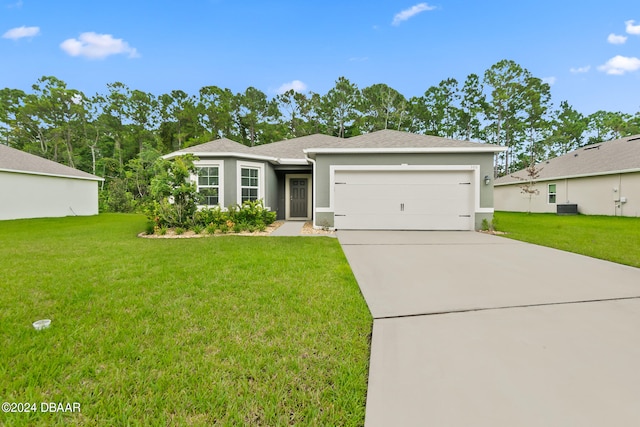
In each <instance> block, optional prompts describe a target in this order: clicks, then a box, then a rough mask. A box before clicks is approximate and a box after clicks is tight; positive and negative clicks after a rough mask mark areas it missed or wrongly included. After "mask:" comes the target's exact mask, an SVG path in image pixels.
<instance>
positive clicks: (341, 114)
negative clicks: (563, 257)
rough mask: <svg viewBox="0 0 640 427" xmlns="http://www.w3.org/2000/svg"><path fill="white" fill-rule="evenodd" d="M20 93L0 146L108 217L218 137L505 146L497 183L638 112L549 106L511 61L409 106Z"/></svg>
mask: <svg viewBox="0 0 640 427" xmlns="http://www.w3.org/2000/svg"><path fill="white" fill-rule="evenodd" d="M31 89H32V90H31V91H30V92H25V91H22V90H20V89H11V88H4V89H2V90H0V142H1V143H4V144H7V145H9V146H12V147H15V148H18V149H21V150H24V151H27V152H30V153H33V154H37V155H39V156H42V157H45V158H48V159H51V160H54V161H57V162H60V163H64V164H67V165H69V166H71V167H75V168H78V169H81V170H84V171H87V172H90V173H93V174H96V175H98V176H102V177H104V178H105V179H106V184H105V189H106V190H107V191H105V192H104V194H103V195H102V196H101V202H103V207H104V208H105V209H110V210H130V209H132V208H133V207H134V206H135V204H136V202H137V201H139V200H144V199H145V198H146V197H148V195H149V193H150V190H149V183H150V181H151V177H152V176H153V174H154V171H153V168H152V165H153V164H154V162H155V161H156V159H157V158H158V157H159V156H160V155H162V154H166V153H169V152H171V151H175V150H179V149H181V148H185V147H188V146H191V145H195V144H199V143H202V142H207V141H210V140H213V139H217V138H223V137H224V138H229V139H232V140H235V141H238V142H241V143H243V144H246V145H248V146H254V145H261V144H268V143H270V142H274V141H280V140H284V139H290V138H295V137H300V136H305V135H310V134H314V133H324V134H328V135H334V136H337V137H341V138H348V137H351V136H355V135H359V134H363V133H367V132H373V131H376V130H381V129H395V130H402V131H408V132H413V133H419V134H426V135H436V136H442V137H448V138H454V139H461V140H470V141H481V142H486V143H490V144H498V145H501V146H504V147H507V148H508V150H507V151H506V152H504V153H502V154H501V155H500V157H499V158H498V159H497V164H496V173H497V174H498V175H504V174H508V173H511V172H513V171H514V170H519V169H522V168H525V167H527V166H528V165H529V164H531V163H532V162H537V161H542V160H545V159H548V158H550V157H555V156H558V155H561V154H564V153H567V152H569V151H571V150H574V149H576V148H579V147H581V146H583V145H586V144H591V143H595V142H601V141H606V140H610V139H615V138H619V137H622V136H626V135H632V134H637V133H640V112H638V113H636V114H635V115H631V114H626V113H621V112H608V111H597V112H596V113H593V114H591V115H588V116H585V115H583V114H582V113H580V112H579V111H577V110H575V109H574V108H573V107H572V106H571V105H570V104H569V102H568V101H562V102H560V104H559V105H554V104H553V102H552V97H551V88H550V86H549V84H547V83H545V82H544V81H543V80H542V79H540V78H538V77H535V76H533V75H532V74H531V72H529V71H528V70H527V69H525V68H524V67H522V66H521V65H519V64H517V63H515V62H514V61H511V60H502V61H499V62H497V63H496V64H494V65H492V66H491V67H490V68H489V69H487V70H486V71H485V72H484V73H483V74H482V75H478V74H470V75H468V76H467V77H466V79H465V80H464V81H463V82H459V81H457V80H456V79H454V78H448V79H445V80H442V81H441V82H440V83H439V84H438V85H436V86H432V87H429V88H428V89H427V90H426V91H425V92H424V94H423V95H421V96H414V97H411V98H407V97H405V96H404V95H403V94H401V93H400V92H398V91H397V90H395V89H393V88H392V87H390V86H388V85H386V84H384V83H379V84H374V85H371V86H368V87H365V88H363V89H359V88H358V87H357V85H356V84H354V83H352V82H350V81H349V80H348V79H347V78H345V77H340V78H338V79H337V80H336V82H335V86H334V87H332V88H331V89H330V90H329V91H328V92H327V93H325V94H324V95H322V94H318V93H314V92H308V93H298V92H295V91H293V90H289V91H287V92H285V93H283V94H279V95H276V96H274V97H268V96H267V95H266V94H265V93H264V92H262V91H260V90H258V89H256V88H254V87H248V88H247V89H246V90H245V91H244V92H240V93H233V92H232V91H231V90H229V89H226V88H220V87H217V86H205V87H202V88H201V89H200V90H199V91H198V93H197V94H188V93H186V92H184V91H182V90H172V91H171V92H169V93H164V94H160V95H155V94H152V93H147V92H144V91H140V90H136V89H131V88H130V87H128V86H127V85H126V84H124V83H121V82H115V83H110V84H107V86H106V92H104V93H98V94H95V95H93V96H87V95H86V94H84V93H82V92H81V91H79V90H76V89H72V88H69V87H67V84H66V83H65V82H64V81H62V80H60V79H58V78H56V77H53V76H44V77H41V78H40V79H39V80H38V81H37V82H36V83H35V84H34V85H33V86H32V88H31Z"/></svg>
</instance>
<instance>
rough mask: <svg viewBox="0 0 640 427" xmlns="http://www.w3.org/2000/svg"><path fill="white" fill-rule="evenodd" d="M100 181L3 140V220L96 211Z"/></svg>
mask: <svg viewBox="0 0 640 427" xmlns="http://www.w3.org/2000/svg"><path fill="white" fill-rule="evenodd" d="M101 181H104V179H103V178H100V177H98V176H95V175H91V174H89V173H86V172H82V171H79V170H77V169H73V168H70V167H68V166H65V165H62V164H60V163H56V162H53V161H51V160H47V159H44V158H42V157H38V156H35V155H33V154H29V153H25V152H23V151H20V150H16V149H15V148H11V147H8V146H6V145H2V144H0V220H5V219H19V218H44V217H61V216H75V215H96V214H97V213H98V183H99V182H101Z"/></svg>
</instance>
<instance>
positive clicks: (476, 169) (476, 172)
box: [316, 164, 493, 213]
mask: <svg viewBox="0 0 640 427" xmlns="http://www.w3.org/2000/svg"><path fill="white" fill-rule="evenodd" d="M336 171H390V172H394V171H425V172H426V171H472V172H473V180H474V183H473V190H474V193H473V194H474V197H473V198H474V202H473V205H474V206H473V210H474V213H492V212H493V208H481V207H480V165H406V164H403V165H330V166H329V208H316V211H317V212H335V210H334V209H335V207H334V197H335V195H334V191H335V184H336ZM320 209H328V210H323V211H321V210H320ZM489 209H490V210H491V211H490V212H489V211H488V210H489Z"/></svg>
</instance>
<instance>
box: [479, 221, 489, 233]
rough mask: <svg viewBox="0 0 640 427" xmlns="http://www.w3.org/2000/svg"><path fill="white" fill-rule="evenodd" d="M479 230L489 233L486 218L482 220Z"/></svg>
mask: <svg viewBox="0 0 640 427" xmlns="http://www.w3.org/2000/svg"><path fill="white" fill-rule="evenodd" d="M481 229H482V231H489V221H488V220H487V218H485V219H483V220H482V227H481Z"/></svg>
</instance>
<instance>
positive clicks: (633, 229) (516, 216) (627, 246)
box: [494, 212, 640, 267]
mask: <svg viewBox="0 0 640 427" xmlns="http://www.w3.org/2000/svg"><path fill="white" fill-rule="evenodd" d="M494 218H495V222H496V228H497V229H498V230H500V231H505V232H507V233H508V234H507V235H506V237H509V238H511V239H516V240H522V241H525V242H530V243H535V244H538V245H543V246H549V247H552V248H557V249H562V250H564V251H569V252H575V253H579V254H583V255H588V256H591V257H594V258H600V259H605V260H608V261H613V262H617V263H620V264H626V265H631V266H633V267H640V218H626V217H611V216H589V215H575V216H573V215H567V216H564V215H556V214H527V213H519V212H496V213H495V216H494Z"/></svg>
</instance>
